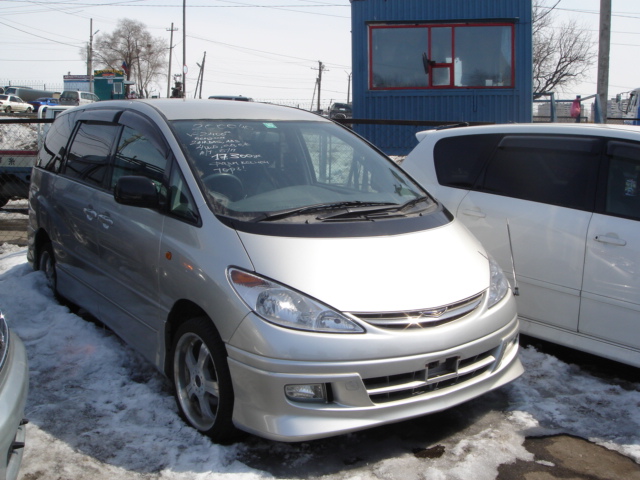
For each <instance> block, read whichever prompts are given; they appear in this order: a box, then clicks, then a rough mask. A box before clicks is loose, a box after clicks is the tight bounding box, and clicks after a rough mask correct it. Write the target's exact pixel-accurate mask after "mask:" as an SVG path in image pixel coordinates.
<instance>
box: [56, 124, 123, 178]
mask: <svg viewBox="0 0 640 480" xmlns="http://www.w3.org/2000/svg"><path fill="white" fill-rule="evenodd" d="M118 130H119V127H118V125H114V124H105V123H98V122H95V123H94V122H81V123H80V125H79V127H78V129H77V131H76V134H75V135H74V138H73V141H72V142H71V145H70V146H69V153H68V155H67V160H66V162H65V167H64V174H65V175H66V176H68V177H71V178H76V179H78V180H80V181H82V182H84V183H88V184H90V185H95V186H101V185H102V184H103V183H104V179H105V175H106V173H107V170H108V166H109V154H110V152H111V148H112V146H113V143H114V140H115V138H116V136H117V134H118Z"/></svg>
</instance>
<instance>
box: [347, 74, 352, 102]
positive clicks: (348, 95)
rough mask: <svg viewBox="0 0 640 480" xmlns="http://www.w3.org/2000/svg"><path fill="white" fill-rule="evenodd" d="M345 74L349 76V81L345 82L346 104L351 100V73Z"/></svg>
mask: <svg viewBox="0 0 640 480" xmlns="http://www.w3.org/2000/svg"><path fill="white" fill-rule="evenodd" d="M346 73H347V75H348V76H349V81H348V82H347V103H351V102H350V100H349V99H350V98H351V95H350V94H351V72H346Z"/></svg>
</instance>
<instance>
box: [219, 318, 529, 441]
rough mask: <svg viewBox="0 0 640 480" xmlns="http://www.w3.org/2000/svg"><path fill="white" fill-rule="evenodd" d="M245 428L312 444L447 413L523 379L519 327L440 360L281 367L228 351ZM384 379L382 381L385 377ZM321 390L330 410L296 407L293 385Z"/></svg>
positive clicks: (285, 363)
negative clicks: (290, 392)
mask: <svg viewBox="0 0 640 480" xmlns="http://www.w3.org/2000/svg"><path fill="white" fill-rule="evenodd" d="M227 348H228V353H229V368H230V370H231V377H232V379H233V388H234V392H235V405H234V412H233V421H234V423H235V424H236V426H237V427H238V428H241V429H243V430H246V431H248V432H251V433H254V434H256V435H259V436H262V437H265V438H269V439H272V440H278V441H287V442H292V441H307V440H312V439H317V438H323V437H328V436H332V435H337V434H343V433H347V432H352V431H356V430H362V429H365V428H369V427H373V426H376V425H384V424H387V423H393V422H397V421H401V420H406V419H409V418H413V417H417V416H421V415H425V414H429V413H434V412H438V411H441V410H445V409H447V408H450V407H452V406H454V405H458V404H460V403H464V402H466V401H468V400H471V399H473V398H475V397H478V396H480V395H482V394H484V393H486V392H488V391H490V390H493V389H495V388H498V387H500V386H502V385H504V384H506V383H508V382H510V381H512V380H514V379H516V378H517V377H518V376H520V375H521V374H522V372H523V368H522V364H521V363H520V360H519V359H518V320H517V318H516V317H515V316H514V318H513V320H512V321H511V322H509V324H508V325H506V326H505V327H503V328H502V329H500V330H498V331H496V332H494V333H492V334H490V335H487V336H485V337H483V338H480V339H478V340H475V341H473V342H469V343H467V344H464V345H459V346H457V347H455V348H450V349H448V350H442V351H438V352H429V353H425V354H421V355H411V356H406V357H397V358H385V359H376V360H365V361H349V362H296V361H291V360H275V359H270V358H266V357H264V356H259V355H255V354H253V353H249V352H246V351H244V350H240V349H238V348H234V347H231V346H228V347H227ZM381 375H383V376H381ZM307 384H321V385H323V386H324V388H325V389H326V391H327V392H328V396H327V401H326V402H324V403H308V402H304V401H294V400H291V399H289V398H287V397H286V395H285V386H286V385H307Z"/></svg>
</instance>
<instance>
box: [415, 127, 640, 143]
mask: <svg viewBox="0 0 640 480" xmlns="http://www.w3.org/2000/svg"><path fill="white" fill-rule="evenodd" d="M496 133H508V134H514V133H521V134H527V133H532V134H533V133H535V134H547V135H596V136H615V135H616V133H620V134H624V135H625V136H627V135H638V136H640V128H638V127H637V126H633V125H617V124H610V123H607V124H603V123H506V124H495V125H476V126H461V127H455V128H443V129H431V130H424V131H422V132H418V133H416V137H417V139H418V141H422V140H424V139H425V138H429V137H431V136H439V137H449V136H458V135H480V134H496Z"/></svg>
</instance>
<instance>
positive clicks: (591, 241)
mask: <svg viewBox="0 0 640 480" xmlns="http://www.w3.org/2000/svg"><path fill="white" fill-rule="evenodd" d="M607 153H608V160H609V161H608V165H607V167H608V168H607V170H608V178H607V191H606V195H605V199H604V212H605V213H603V214H595V215H594V216H593V220H592V222H591V225H590V227H589V235H588V240H587V251H586V256H585V274H584V286H583V294H582V297H583V299H582V308H581V311H580V332H581V333H585V334H588V335H593V336H595V337H598V338H601V339H603V340H608V341H612V342H616V343H619V344H622V345H627V346H631V347H635V348H640V144H634V143H631V142H617V141H612V142H610V143H609V146H608V149H607Z"/></svg>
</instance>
